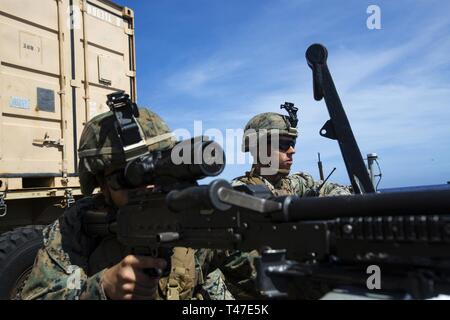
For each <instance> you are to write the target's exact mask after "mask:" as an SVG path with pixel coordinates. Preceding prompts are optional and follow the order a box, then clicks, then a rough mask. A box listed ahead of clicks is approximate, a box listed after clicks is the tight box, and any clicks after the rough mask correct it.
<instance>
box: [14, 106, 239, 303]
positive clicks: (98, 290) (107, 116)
mask: <svg viewBox="0 0 450 320" xmlns="http://www.w3.org/2000/svg"><path fill="white" fill-rule="evenodd" d="M139 114H140V115H139V117H138V118H136V119H137V122H138V123H139V126H140V128H141V130H142V134H143V137H145V140H146V145H147V147H148V150H149V151H154V150H163V149H166V148H170V147H171V146H173V143H174V141H173V138H172V134H171V133H170V130H169V128H168V127H167V125H166V124H165V123H164V121H163V120H162V119H161V118H160V117H159V116H158V115H156V114H155V113H153V112H151V111H149V110H147V109H139ZM114 123H115V117H114V115H113V113H112V112H107V113H104V114H101V115H98V116H96V117H95V118H93V119H92V120H91V121H89V122H88V123H87V124H86V126H85V128H84V131H83V133H82V136H81V140H80V148H79V157H80V163H79V173H80V185H81V189H82V192H83V194H84V195H87V196H86V197H85V198H83V199H81V200H78V201H77V202H76V203H75V204H74V205H73V206H72V207H71V208H68V209H66V211H65V212H64V214H63V215H62V216H61V217H60V218H59V219H58V220H57V221H55V222H54V223H53V224H51V225H49V226H48V227H47V228H45V229H44V231H43V233H44V245H43V248H41V249H40V250H39V252H38V254H37V257H36V260H35V264H34V267H33V270H32V272H31V274H30V277H29V278H28V280H27V282H26V283H25V286H24V288H23V290H22V292H21V293H20V297H19V298H21V299H74V300H76V299H107V295H106V293H105V290H104V287H103V285H102V281H103V280H102V279H103V275H104V274H105V272H106V271H107V270H108V268H110V267H111V266H113V265H115V264H117V263H119V262H120V261H121V260H122V258H123V257H125V256H126V255H127V254H129V252H127V250H128V249H127V248H125V247H123V246H122V245H121V244H120V243H118V241H117V240H116V238H115V237H114V236H110V237H109V236H107V237H103V238H97V237H92V236H90V235H88V234H87V233H86V232H85V229H84V227H83V222H82V221H83V215H84V213H85V212H86V211H87V210H91V209H98V210H108V212H109V217H110V219H114V217H115V212H116V211H117V210H116V209H115V208H114V206H113V205H108V204H107V203H110V201H108V200H107V199H106V198H105V196H104V195H103V194H97V195H95V196H90V195H91V194H92V192H93V191H94V189H95V188H96V187H98V186H99V181H98V179H97V178H96V176H97V177H98V175H106V172H107V171H108V172H112V171H114V170H118V169H120V168H123V166H124V164H125V155H124V151H123V148H122V147H121V146H122V144H121V142H120V140H119V137H118V135H117V132H116V130H115V127H114ZM213 258H214V255H213V253H212V251H211V250H208V249H202V250H193V249H190V248H174V253H173V255H172V259H171V262H172V268H171V272H170V275H169V276H168V277H165V278H161V279H160V280H159V285H158V290H157V291H158V292H157V294H156V298H157V299H174V300H175V299H233V296H232V295H231V294H230V293H229V291H228V289H227V287H226V285H225V282H224V276H223V274H222V272H221V271H220V270H219V269H217V268H215V267H214V265H213V264H212V261H213Z"/></svg>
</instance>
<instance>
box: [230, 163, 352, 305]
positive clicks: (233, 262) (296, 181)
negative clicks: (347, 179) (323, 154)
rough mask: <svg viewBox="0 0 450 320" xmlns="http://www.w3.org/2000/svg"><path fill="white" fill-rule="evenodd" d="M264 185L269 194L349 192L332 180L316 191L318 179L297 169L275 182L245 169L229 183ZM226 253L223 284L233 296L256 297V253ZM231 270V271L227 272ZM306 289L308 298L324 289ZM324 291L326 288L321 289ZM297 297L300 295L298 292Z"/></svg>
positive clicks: (314, 286) (319, 194)
mask: <svg viewBox="0 0 450 320" xmlns="http://www.w3.org/2000/svg"><path fill="white" fill-rule="evenodd" d="M261 184H263V185H265V186H267V187H268V188H269V190H270V191H271V192H272V194H273V195H276V196H286V195H298V196H300V197H310V196H338V195H349V194H351V188H350V187H346V186H342V185H339V184H335V183H325V184H324V185H323V187H322V188H321V189H320V191H319V192H317V189H318V187H319V186H320V185H321V184H322V181H320V180H319V181H314V179H313V177H312V176H311V175H309V174H307V173H303V172H298V173H294V174H292V175H289V176H287V177H283V178H280V179H279V180H278V181H277V182H276V183H275V184H274V183H271V182H270V181H269V180H267V179H266V178H264V177H262V176H260V175H257V174H255V173H253V172H252V171H250V172H247V173H246V174H245V175H244V176H241V177H238V178H235V179H234V180H233V181H232V185H233V186H239V185H261ZM225 254H227V255H228V258H227V262H226V266H227V268H226V269H224V270H225V271H224V272H226V273H225V279H226V284H227V287H228V288H229V289H230V291H231V292H232V294H233V295H234V297H235V298H236V299H248V298H256V297H259V296H258V293H257V292H256V291H255V290H254V288H255V286H254V279H255V278H256V270H255V267H254V263H253V260H254V258H255V257H256V256H258V252H257V251H256V250H254V251H252V252H241V251H227V252H226V253H225ZM229 271H232V272H231V273H228V272H229ZM308 285H309V288H308V289H306V288H305V289H304V292H303V294H304V295H303V298H305V299H311V298H314V299H315V298H317V297H319V296H321V294H322V293H323V292H324V290H323V289H322V288H321V287H320V285H316V284H308ZM325 291H326V289H325ZM299 296H301V295H299Z"/></svg>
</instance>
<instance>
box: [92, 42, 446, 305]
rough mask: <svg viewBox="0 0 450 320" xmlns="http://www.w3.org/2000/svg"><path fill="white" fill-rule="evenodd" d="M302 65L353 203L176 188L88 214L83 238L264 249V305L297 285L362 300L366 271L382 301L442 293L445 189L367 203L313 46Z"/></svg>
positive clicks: (367, 185) (369, 196) (256, 189)
mask: <svg viewBox="0 0 450 320" xmlns="http://www.w3.org/2000/svg"><path fill="white" fill-rule="evenodd" d="M307 58H308V63H309V65H310V66H311V68H312V69H313V78H314V93H315V98H316V99H317V100H320V99H321V98H322V97H325V102H326V103H327V107H328V110H329V113H330V117H331V119H330V121H328V122H327V123H328V124H326V125H325V126H324V128H325V132H323V134H324V135H327V132H328V133H329V134H331V136H330V137H332V138H334V139H336V140H338V142H339V145H340V147H341V152H342V153H343V158H344V161H345V163H346V167H347V171H348V173H349V178H350V181H351V182H352V186H353V188H354V190H355V193H356V194H355V195H350V196H340V197H323V198H299V197H298V196H287V197H286V196H285V197H274V196H273V195H272V194H271V193H270V192H269V190H268V189H267V188H265V187H264V186H239V187H234V188H233V187H232V186H231V185H230V184H229V183H228V182H227V181H225V180H214V181H213V182H211V183H210V184H209V185H202V186H199V185H196V183H193V184H191V185H186V184H184V185H183V186H182V187H175V188H172V189H171V190H164V191H163V192H153V191H138V192H136V193H131V194H130V198H129V203H128V205H127V206H126V207H123V208H121V209H120V210H119V211H118V213H117V217H116V219H114V220H113V221H111V220H110V219H108V218H107V213H105V212H97V211H91V212H89V213H88V214H87V215H86V227H87V232H88V233H91V234H96V235H107V234H111V233H113V234H115V235H116V236H117V239H118V241H119V242H120V243H122V244H124V245H126V246H129V247H131V248H134V249H135V250H137V251H138V252H150V253H152V254H154V255H158V250H160V249H170V248H173V247H175V246H181V247H191V248H194V249H196V248H211V249H236V250H243V251H249V250H253V249H260V248H263V249H262V250H261V256H260V257H258V258H256V260H255V265H256V268H257V279H256V287H257V289H258V291H259V292H260V293H261V294H262V295H263V296H266V297H269V298H278V297H295V296H296V293H298V291H299V290H301V288H302V287H301V283H302V281H320V282H324V283H326V284H327V286H329V287H331V288H333V287H340V286H352V287H356V288H360V289H363V290H366V291H367V290H368V288H367V286H366V285H367V278H368V274H367V272H366V271H367V268H368V267H369V266H374V265H375V266H376V267H378V268H379V270H380V271H381V279H380V280H381V281H380V282H381V283H380V284H381V287H380V288H379V289H380V290H381V291H382V292H387V293H389V294H392V293H407V294H410V295H411V296H412V297H413V298H428V297H432V296H435V295H437V294H440V293H450V250H449V249H450V189H443V190H417V191H402V192H390V193H388V192H387V193H375V192H374V190H373V185H372V184H371V182H370V179H369V176H368V172H367V170H366V168H365V166H364V162H363V160H362V157H361V154H360V152H359V148H358V146H357V144H356V140H355V139H354V136H353V133H352V131H351V127H350V124H349V122H348V119H347V117H346V115H345V112H344V109H343V107H342V104H341V102H340V99H339V97H338V94H337V92H336V89H335V87H334V84H333V81H332V78H331V75H330V73H329V70H328V68H327V66H326V49H325V48H324V47H323V46H321V45H313V46H311V47H310V48H309V49H308V51H307ZM321 131H323V130H321ZM153 168H154V166H153ZM169 171H170V170H169ZM154 172H157V171H154ZM148 176H149V177H151V175H148ZM191 178H192V179H190V180H191V181H194V180H195V176H191ZM298 282H299V283H300V285H299V286H296V284H297V283H298ZM377 292H379V291H377Z"/></svg>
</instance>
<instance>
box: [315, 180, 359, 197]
mask: <svg viewBox="0 0 450 320" xmlns="http://www.w3.org/2000/svg"><path fill="white" fill-rule="evenodd" d="M317 183H318V184H319V185H320V184H321V183H322V181H318V182H317ZM352 193H353V191H352V187H351V186H344V185H341V184H337V183H333V182H325V184H324V185H323V187H322V188H321V189H320V194H319V196H346V195H350V194H352Z"/></svg>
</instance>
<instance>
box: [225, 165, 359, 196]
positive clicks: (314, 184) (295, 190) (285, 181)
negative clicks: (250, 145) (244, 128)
mask: <svg viewBox="0 0 450 320" xmlns="http://www.w3.org/2000/svg"><path fill="white" fill-rule="evenodd" d="M322 182H323V181H322V180H318V181H314V178H313V177H312V176H311V175H310V174H307V173H304V172H297V173H294V174H291V175H289V176H287V177H281V178H280V179H279V180H278V181H277V182H276V183H272V182H270V181H269V180H267V179H266V178H265V177H263V176H260V175H257V174H255V173H254V172H253V171H250V172H247V173H246V174H245V176H241V177H238V178H235V179H234V180H233V181H232V185H233V186H238V185H244V184H245V185H260V184H264V185H265V186H266V187H268V188H269V190H270V191H271V192H272V193H273V194H274V195H276V196H287V195H298V196H300V197H311V196H319V197H320V196H338V195H349V194H351V192H352V190H351V188H350V187H347V186H342V185H339V184H336V183H331V182H326V183H325V184H324V185H323V186H322V188H321V189H320V191H319V192H317V189H318V188H319V187H320V185H321V184H322Z"/></svg>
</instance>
